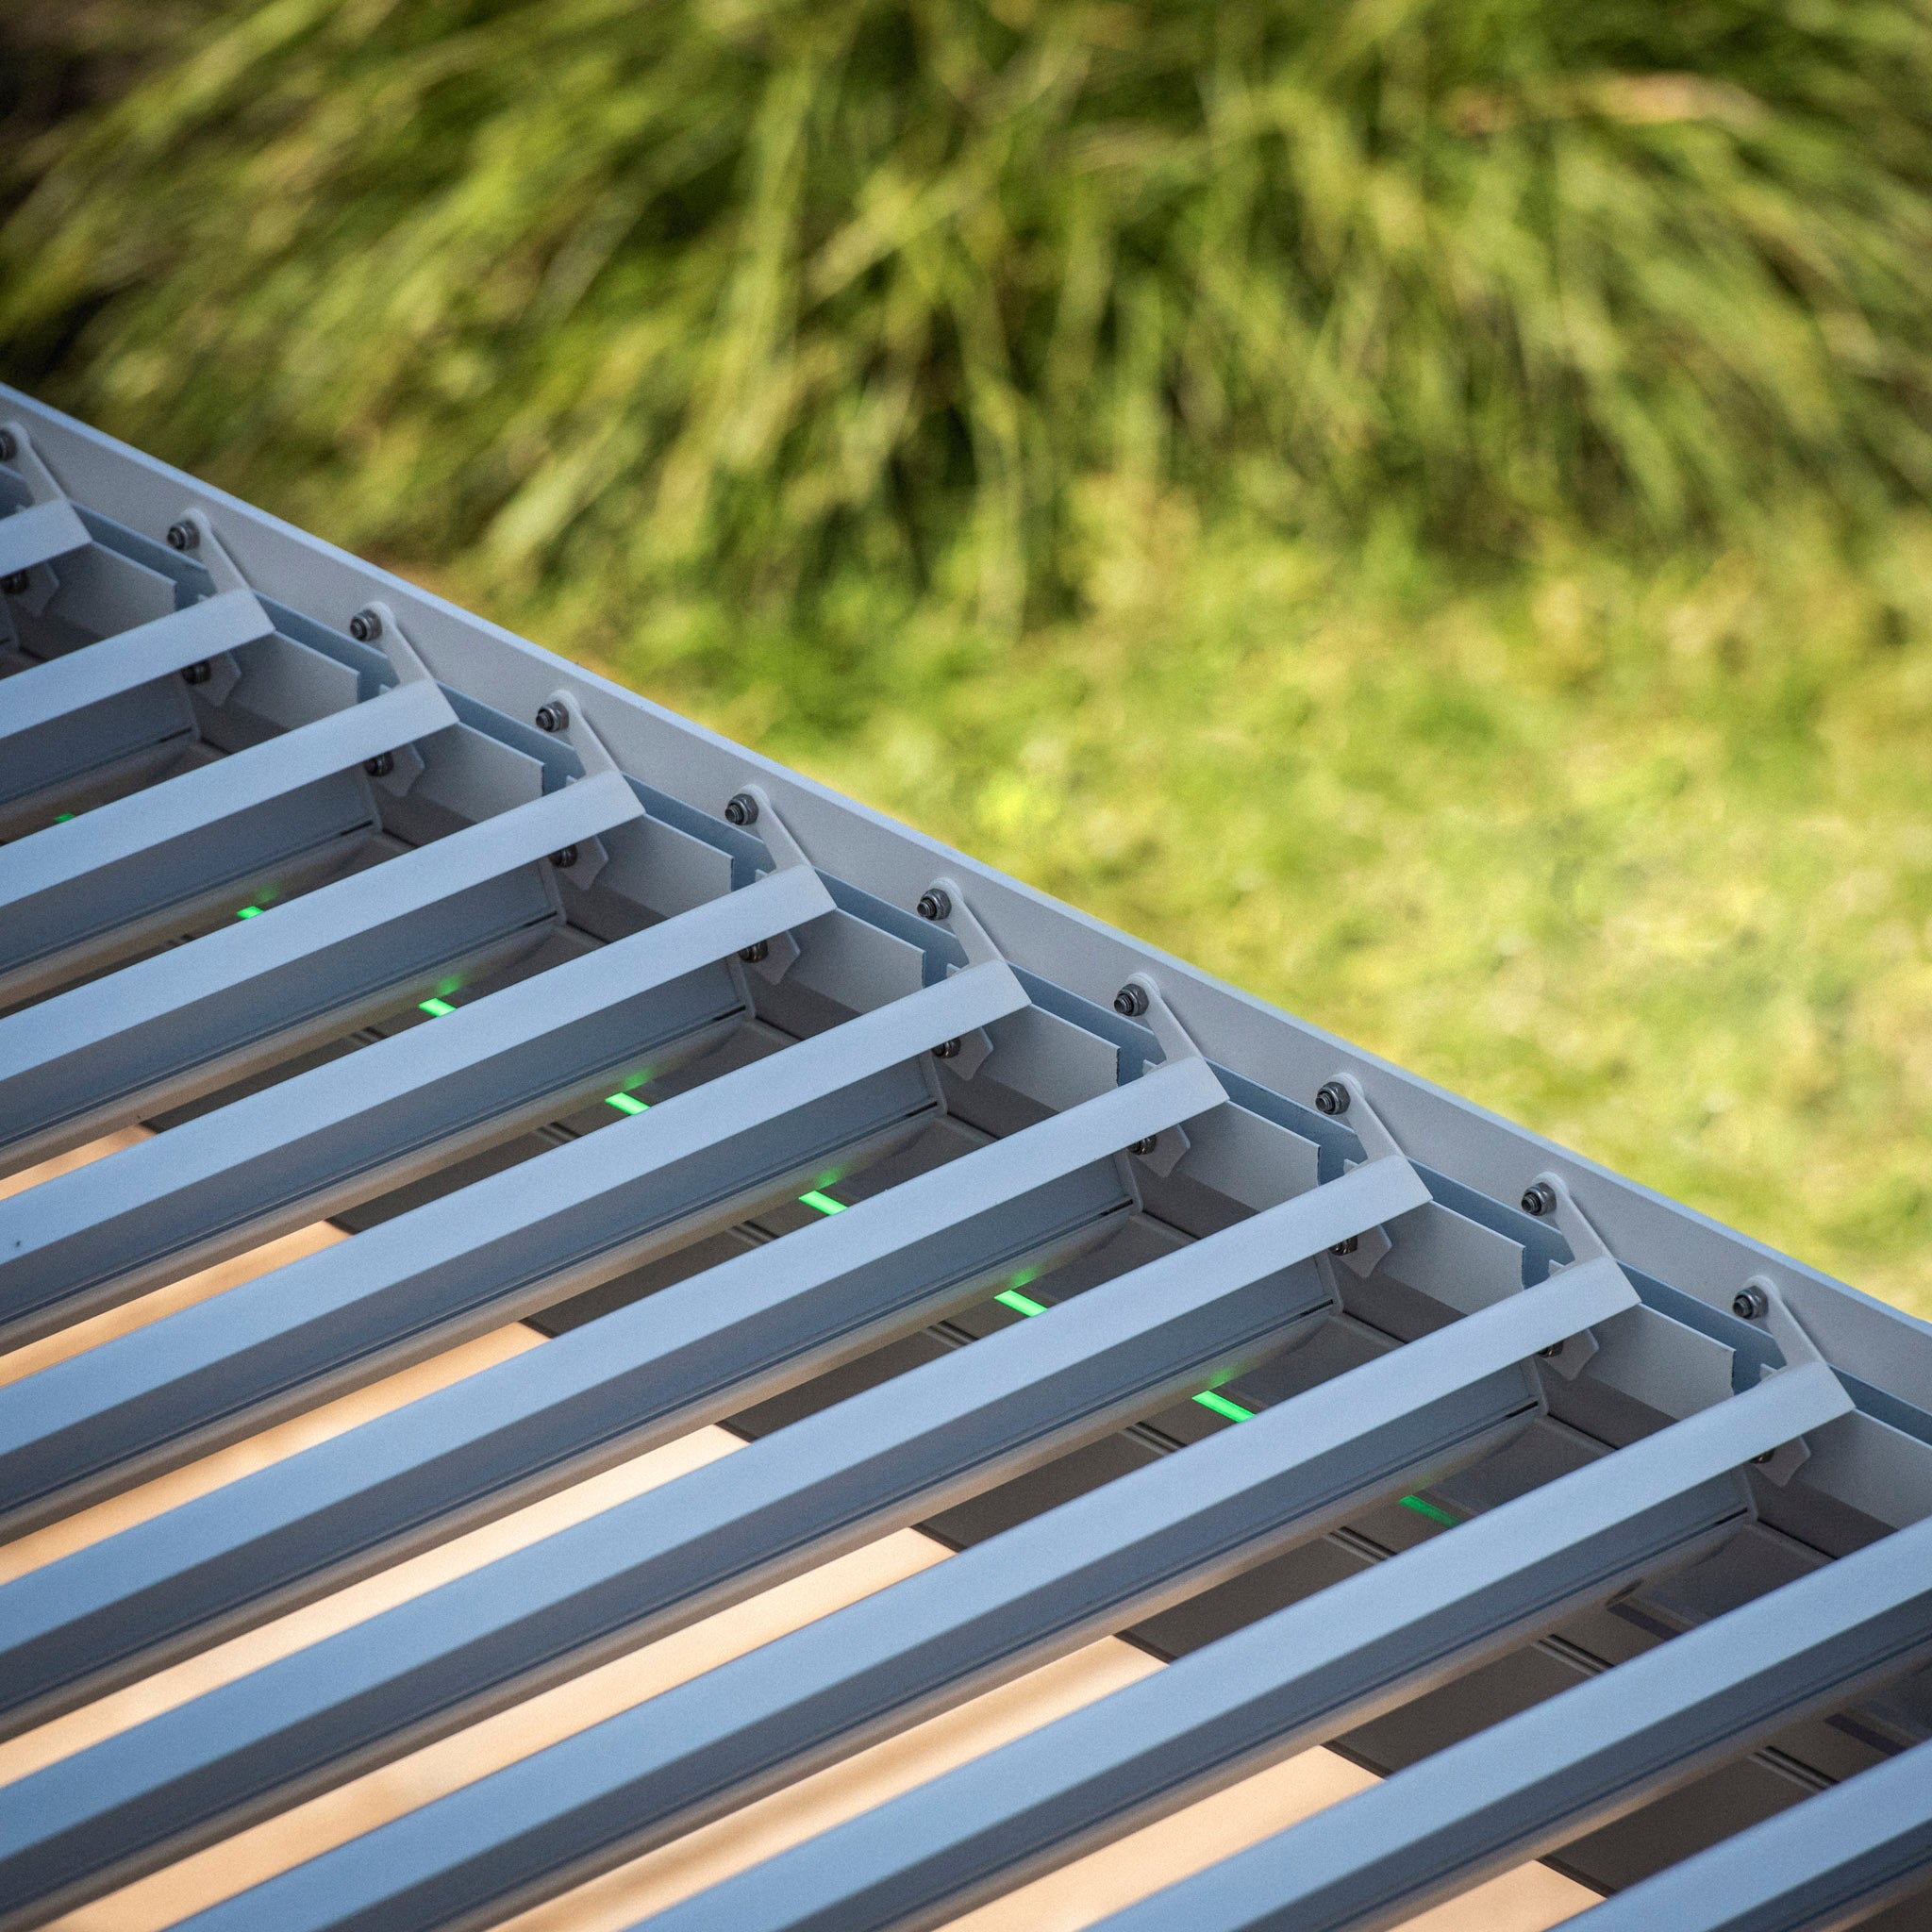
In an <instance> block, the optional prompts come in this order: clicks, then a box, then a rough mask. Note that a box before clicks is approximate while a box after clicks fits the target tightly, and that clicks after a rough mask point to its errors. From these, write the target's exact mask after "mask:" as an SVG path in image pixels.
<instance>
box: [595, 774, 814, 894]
mask: <svg viewBox="0 0 1932 1932" xmlns="http://www.w3.org/2000/svg"><path fill="white" fill-rule="evenodd" d="M607 756H608V754H607ZM610 769H611V770H612V771H613V772H614V771H615V770H616V769H617V767H616V766H615V765H614V764H613V765H612V766H611V767H610ZM744 790H745V791H746V792H747V793H748V794H749V795H750V796H751V797H753V798H755V799H757V800H758V818H757V819H756V821H754V823H755V824H757V826H758V837H759V838H760V839H762V840H763V841H765V850H766V851H767V852H769V853H770V854H771V855H772V863H773V865H774V866H775V867H776V868H777V869H778V871H780V872H785V871H787V870H789V869H790V868H791V867H792V866H794V865H803V866H810V865H811V860H810V859H809V858H807V857H806V856H805V848H804V847H803V846H802V845H800V844H799V842H798V841H797V840H796V839H794V838H793V837H792V836H791V826H790V825H788V824H786V823H785V821H784V820H783V819H782V818H780V817H779V815H778V808H777V807H776V806H774V804H773V803H772V799H771V794H770V793H769V792H767V791H766V790H765V788H764V787H763V786H762V785H747V786H745V788H744Z"/></svg>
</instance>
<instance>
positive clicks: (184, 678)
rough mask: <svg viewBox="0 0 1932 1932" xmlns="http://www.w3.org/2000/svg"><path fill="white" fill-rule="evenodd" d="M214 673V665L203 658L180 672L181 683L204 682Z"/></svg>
mask: <svg viewBox="0 0 1932 1932" xmlns="http://www.w3.org/2000/svg"><path fill="white" fill-rule="evenodd" d="M213 675H215V667H214V666H213V665H212V664H210V663H209V662H208V659H207V658H203V659H202V660H201V662H200V663H199V664H191V665H189V666H188V667H187V669H186V670H184V671H183V672H182V674H181V682H182V683H183V684H206V683H207V682H208V679H209V678H210V677H212V676H213Z"/></svg>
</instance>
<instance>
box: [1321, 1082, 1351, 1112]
mask: <svg viewBox="0 0 1932 1932" xmlns="http://www.w3.org/2000/svg"><path fill="white" fill-rule="evenodd" d="M1315 1111H1316V1112H1317V1113H1346V1112H1347V1111H1348V1089H1347V1088H1346V1087H1344V1086H1343V1085H1342V1084H1341V1081H1340V1080H1324V1082H1323V1083H1322V1085H1321V1086H1320V1087H1318V1088H1317V1089H1316V1090H1315Z"/></svg>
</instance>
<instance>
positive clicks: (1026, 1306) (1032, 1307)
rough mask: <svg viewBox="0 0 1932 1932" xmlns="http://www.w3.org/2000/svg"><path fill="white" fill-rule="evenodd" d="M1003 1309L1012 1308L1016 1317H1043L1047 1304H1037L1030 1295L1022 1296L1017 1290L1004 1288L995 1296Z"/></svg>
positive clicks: (994, 1298) (995, 1299)
mask: <svg viewBox="0 0 1932 1932" xmlns="http://www.w3.org/2000/svg"><path fill="white" fill-rule="evenodd" d="M993 1300H994V1301H996V1302H998V1303H999V1304H1000V1306H1001V1307H1007V1308H1011V1309H1012V1311H1013V1312H1014V1313H1015V1314H1016V1315H1043V1314H1045V1313H1046V1304H1045V1303H1044V1302H1037V1301H1035V1300H1034V1299H1033V1297H1032V1296H1031V1295H1030V1294H1022V1293H1021V1292H1020V1291H1019V1290H1018V1289H1017V1288H1003V1289H1002V1290H1001V1291H999V1293H998V1294H996V1295H994V1296H993Z"/></svg>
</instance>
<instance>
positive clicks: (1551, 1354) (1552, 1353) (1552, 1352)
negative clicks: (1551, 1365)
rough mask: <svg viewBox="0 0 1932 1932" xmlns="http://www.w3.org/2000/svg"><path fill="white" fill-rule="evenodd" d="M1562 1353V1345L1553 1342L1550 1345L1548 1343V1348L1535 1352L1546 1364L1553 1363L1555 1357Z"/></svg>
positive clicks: (1558, 1342)
mask: <svg viewBox="0 0 1932 1932" xmlns="http://www.w3.org/2000/svg"><path fill="white" fill-rule="evenodd" d="M1562 1353H1563V1344H1562V1343H1561V1342H1560V1341H1553V1342H1551V1343H1550V1345H1549V1347H1547V1348H1540V1349H1538V1350H1537V1354H1539V1355H1540V1356H1541V1357H1542V1358H1543V1359H1544V1361H1546V1362H1547V1361H1554V1360H1555V1359H1556V1357H1557V1356H1559V1355H1561V1354H1562Z"/></svg>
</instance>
